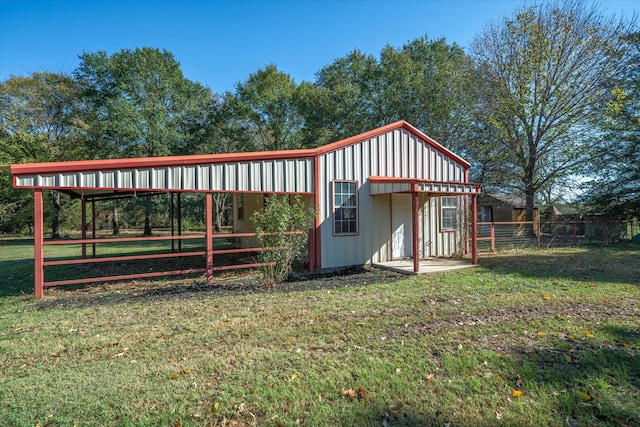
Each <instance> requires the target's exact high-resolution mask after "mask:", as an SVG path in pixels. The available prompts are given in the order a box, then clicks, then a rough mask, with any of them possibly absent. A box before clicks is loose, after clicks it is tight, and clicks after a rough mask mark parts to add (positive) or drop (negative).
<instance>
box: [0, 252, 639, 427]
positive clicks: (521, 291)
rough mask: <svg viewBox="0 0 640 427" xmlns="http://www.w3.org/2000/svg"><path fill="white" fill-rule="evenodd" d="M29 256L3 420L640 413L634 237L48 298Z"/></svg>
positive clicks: (1, 273)
mask: <svg viewBox="0 0 640 427" xmlns="http://www.w3.org/2000/svg"><path fill="white" fill-rule="evenodd" d="M30 257H32V247H31V242H29V241H25V240H4V241H0V285H1V291H0V384H1V388H0V424H1V425H7V426H35V425H37V424H38V423H39V424H40V426H42V427H44V426H45V425H49V426H73V425H76V426H96V425H100V426H176V425H181V426H208V425H214V426H217V425H228V426H229V425H237V426H240V425H258V426H262V425H267V426H278V425H282V426H293V425H306V426H336V425H338V426H425V425H428V426H440V425H451V426H520V425H522V426H529V425H537V426H567V425H569V426H574V425H575V426H599V425H602V426H605V425H610V426H625V425H627V426H638V425H640V355H639V354H638V352H639V351H640V247H638V246H637V245H636V246H631V245H625V246H610V247H606V248H601V247H594V248H590V247H587V248H580V249H572V248H565V249H555V250H533V251H510V252H503V253H500V254H497V255H495V256H489V257H488V256H485V257H481V259H480V261H481V266H480V267H478V268H474V269H465V270H460V271H457V272H451V273H446V274H438V275H431V276H413V277H408V278H402V279H397V278H395V277H393V276H391V275H389V274H383V273H381V272H379V271H377V270H371V271H363V272H359V273H351V274H348V275H343V276H339V277H335V278H328V277H322V278H315V279H314V280H309V281H303V282H296V283H287V284H285V285H284V286H283V287H282V288H278V289H271V290H265V289H262V288H261V287H260V286H259V285H258V283H257V280H256V279H255V278H252V277H246V276H232V275H229V276H227V277H223V278H218V279H217V280H216V281H215V282H214V283H213V284H212V285H206V283H205V281H204V280H203V279H202V278H200V277H194V278H187V279H180V280H170V279H167V280H161V281H153V282H151V281H149V282H146V281H138V282H136V283H133V284H131V283H128V284H127V283H119V284H97V285H91V286H86V287H74V288H64V287H63V288H53V289H47V291H46V293H45V298H44V299H43V300H40V301H37V300H35V299H34V298H33V289H32V284H31V280H32V277H30V275H32V274H33V273H32V271H31V269H32V265H33V264H32V261H30ZM69 274H75V273H74V272H73V271H69Z"/></svg>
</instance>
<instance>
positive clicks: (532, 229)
mask: <svg viewBox="0 0 640 427" xmlns="http://www.w3.org/2000/svg"><path fill="white" fill-rule="evenodd" d="M477 233H478V234H477V236H478V250H479V251H483V252H488V251H495V250H496V249H511V248H519V247H538V248H550V247H563V246H581V245H608V244H610V243H617V242H623V241H630V240H631V239H632V237H633V236H634V235H636V234H638V233H640V221H637V220H635V221H522V222H480V223H478V229H477Z"/></svg>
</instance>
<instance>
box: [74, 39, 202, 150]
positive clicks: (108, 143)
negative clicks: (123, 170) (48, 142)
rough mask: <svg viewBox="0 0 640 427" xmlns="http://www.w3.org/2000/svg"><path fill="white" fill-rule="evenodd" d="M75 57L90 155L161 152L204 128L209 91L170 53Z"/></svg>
mask: <svg viewBox="0 0 640 427" xmlns="http://www.w3.org/2000/svg"><path fill="white" fill-rule="evenodd" d="M80 59H81V63H80V65H79V67H78V69H77V70H76V72H75V76H76V79H77V80H78V82H79V84H80V85H82V87H83V94H84V97H85V99H86V102H87V114H88V117H89V119H88V120H89V122H90V124H91V126H90V132H89V137H90V140H91V149H92V154H93V156H94V157H96V158H106V157H151V156H166V155H169V154H172V153H174V152H176V151H178V150H181V149H182V150H185V145H188V144H190V143H191V141H192V139H193V136H194V135H195V134H197V133H198V131H200V130H201V129H202V128H204V126H205V120H206V117H207V116H208V111H209V107H210V105H211V104H210V103H211V101H212V94H211V91H210V90H209V89H208V88H206V87H204V86H202V85H201V84H199V83H195V82H192V81H190V80H188V79H186V78H185V77H184V76H183V74H182V71H181V69H180V64H179V63H178V62H177V61H176V60H175V58H174V57H173V55H172V54H171V53H169V52H167V51H160V50H158V49H152V48H146V47H145V48H142V49H135V50H129V49H123V50H121V51H120V52H117V53H114V54H113V55H111V56H109V55H107V54H106V53H105V52H96V53H84V54H82V55H81V56H80ZM187 150H188V149H187Z"/></svg>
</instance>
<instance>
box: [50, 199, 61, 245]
mask: <svg viewBox="0 0 640 427" xmlns="http://www.w3.org/2000/svg"><path fill="white" fill-rule="evenodd" d="M51 201H52V202H53V218H52V219H51V238H52V239H61V238H62V236H61V235H60V208H61V206H60V193H59V192H57V191H53V192H51Z"/></svg>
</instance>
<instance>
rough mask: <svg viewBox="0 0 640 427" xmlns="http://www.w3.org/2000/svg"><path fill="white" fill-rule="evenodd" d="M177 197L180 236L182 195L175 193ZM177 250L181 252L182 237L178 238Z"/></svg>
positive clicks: (179, 231) (179, 232)
mask: <svg viewBox="0 0 640 427" xmlns="http://www.w3.org/2000/svg"><path fill="white" fill-rule="evenodd" d="M177 197H178V206H177V209H178V236H182V201H181V200H182V197H180V193H177ZM178 252H182V239H180V240H178Z"/></svg>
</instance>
